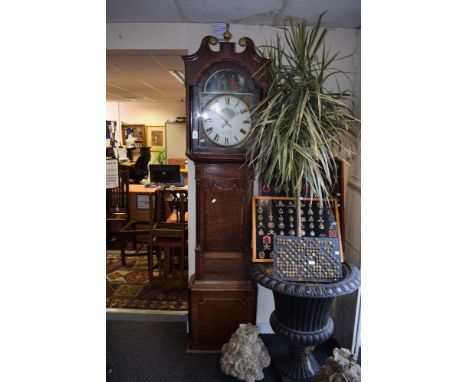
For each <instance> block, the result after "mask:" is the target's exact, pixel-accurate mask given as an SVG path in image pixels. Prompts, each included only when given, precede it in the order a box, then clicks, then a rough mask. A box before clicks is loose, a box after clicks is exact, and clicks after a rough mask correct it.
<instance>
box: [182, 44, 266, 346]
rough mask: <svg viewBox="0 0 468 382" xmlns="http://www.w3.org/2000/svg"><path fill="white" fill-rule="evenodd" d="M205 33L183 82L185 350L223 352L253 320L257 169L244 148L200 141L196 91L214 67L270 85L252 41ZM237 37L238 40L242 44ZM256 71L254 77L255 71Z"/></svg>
mask: <svg viewBox="0 0 468 382" xmlns="http://www.w3.org/2000/svg"><path fill="white" fill-rule="evenodd" d="M213 39H214V38H213V37H212V36H207V37H205V38H204V39H203V40H202V42H201V45H200V48H199V50H198V51H197V52H196V53H194V54H192V55H189V56H184V57H183V59H184V62H185V82H186V87H187V117H188V118H187V156H188V157H189V158H190V159H191V160H193V162H194V165H195V182H196V212H195V214H196V245H195V259H196V260H195V274H194V275H192V277H191V278H190V282H189V288H190V303H189V332H190V339H189V351H204V350H220V349H221V346H222V345H223V344H224V343H226V342H227V341H228V340H229V338H230V336H231V334H232V333H233V332H234V331H235V330H236V329H237V328H238V326H239V324H241V323H245V322H251V323H255V312H256V283H255V282H254V281H252V280H251V278H250V275H249V272H248V262H249V261H250V253H251V198H252V195H253V181H254V174H253V171H252V169H250V168H248V167H247V166H245V164H244V163H245V148H243V147H235V148H230V147H221V146H220V147H219V148H216V147H211V148H203V147H200V146H199V145H198V142H197V136H198V135H197V133H195V134H194V130H196V129H197V128H198V125H197V124H198V123H199V118H200V107H199V98H198V97H199V92H200V91H201V90H200V89H202V87H203V81H206V78H207V75H208V74H209V73H213V71H214V70H220V69H221V70H222V69H225V68H227V69H235V70H239V71H242V73H245V74H247V75H248V76H249V77H248V78H249V81H252V84H253V85H254V88H255V92H256V94H255V96H256V97H257V100H260V99H261V98H262V97H263V95H264V92H265V89H266V87H267V65H266V63H267V60H266V59H264V58H262V57H260V56H259V55H257V53H256V51H255V46H254V44H253V42H252V40H250V39H248V38H243V39H241V40H242V43H243V44H244V45H245V49H244V50H243V51H242V52H239V53H236V51H235V43H231V42H219V51H215V50H212V49H211V48H210V43H213V42H214V41H213ZM241 40H240V42H241ZM255 73H256V75H255V76H254V74H255Z"/></svg>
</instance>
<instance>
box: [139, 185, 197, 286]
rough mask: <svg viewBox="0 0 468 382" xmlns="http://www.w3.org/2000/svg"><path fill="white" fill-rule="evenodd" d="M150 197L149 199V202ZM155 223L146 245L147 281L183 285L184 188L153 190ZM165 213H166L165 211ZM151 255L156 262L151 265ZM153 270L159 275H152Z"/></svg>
mask: <svg viewBox="0 0 468 382" xmlns="http://www.w3.org/2000/svg"><path fill="white" fill-rule="evenodd" d="M153 200H154V199H151V200H150V209H151V208H152V206H151V203H152V202H153ZM155 202H156V213H155V215H154V216H155V222H154V224H153V226H152V229H151V231H150V240H149V245H148V251H147V254H148V272H149V280H150V284H151V285H153V286H157V285H178V286H182V287H185V286H186V285H187V278H186V276H185V270H186V268H187V267H186V260H187V252H188V251H187V237H188V235H187V223H186V221H185V217H186V212H187V191H176V190H159V191H156V200H155ZM168 212H169V213H168ZM154 256H156V257H157V263H156V264H154ZM155 269H157V270H158V273H159V275H158V276H157V277H155V276H154V270H155Z"/></svg>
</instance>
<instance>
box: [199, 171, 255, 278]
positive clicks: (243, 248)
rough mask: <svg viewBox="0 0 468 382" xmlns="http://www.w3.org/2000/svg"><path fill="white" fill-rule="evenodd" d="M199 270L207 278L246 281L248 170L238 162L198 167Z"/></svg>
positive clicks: (249, 194) (249, 190)
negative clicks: (237, 163) (235, 163)
mask: <svg viewBox="0 0 468 382" xmlns="http://www.w3.org/2000/svg"><path fill="white" fill-rule="evenodd" d="M197 170H199V171H197V173H199V174H198V176H197V178H198V179H197V185H198V187H197V198H199V202H200V207H201V208H200V211H202V212H201V213H200V214H199V215H198V222H197V224H200V227H202V229H201V230H199V232H198V234H199V237H198V243H199V248H200V249H201V259H200V260H201V263H200V270H201V274H202V275H203V279H206V280H220V279H222V280H239V279H240V280H248V279H249V275H248V271H247V259H248V252H249V248H250V242H249V239H250V236H249V232H250V226H249V224H245V222H249V221H250V214H251V206H250V198H251V195H252V177H251V175H252V173H251V170H249V169H246V168H242V167H240V166H239V165H219V164H216V165H215V164H207V165H202V166H197Z"/></svg>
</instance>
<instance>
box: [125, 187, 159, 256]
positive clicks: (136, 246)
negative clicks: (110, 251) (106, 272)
mask: <svg viewBox="0 0 468 382" xmlns="http://www.w3.org/2000/svg"><path fill="white" fill-rule="evenodd" d="M148 196H149V199H150V206H151V205H152V204H154V199H155V197H156V191H155V192H152V193H150V194H149V195H148ZM154 214H155V211H154V209H153V208H152V207H150V210H149V217H148V219H141V220H140V219H137V220H130V221H129V222H128V223H127V224H126V225H125V226H124V227H123V228H122V230H121V231H120V233H119V240H120V260H121V262H122V265H125V264H126V261H125V258H126V257H135V256H147V246H148V243H149V232H150V227H152V226H153V224H154V221H155V216H154ZM130 241H131V243H132V249H133V251H132V252H129V251H128V249H127V247H128V245H129V242H130Z"/></svg>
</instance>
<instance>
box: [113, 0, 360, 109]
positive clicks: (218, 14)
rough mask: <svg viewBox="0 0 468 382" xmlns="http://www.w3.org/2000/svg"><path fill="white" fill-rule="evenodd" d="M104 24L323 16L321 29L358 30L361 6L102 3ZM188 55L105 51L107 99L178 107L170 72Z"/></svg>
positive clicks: (294, 1)
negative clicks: (105, 16) (162, 103)
mask: <svg viewBox="0 0 468 382" xmlns="http://www.w3.org/2000/svg"><path fill="white" fill-rule="evenodd" d="M106 3H107V22H108V23H124V22H128V23H144V22H145V23H150V22H154V23H157V22H166V23H214V22H225V23H232V24H249V25H281V24H282V23H283V20H284V18H285V17H287V16H296V17H301V18H305V19H306V20H307V21H308V22H309V23H313V22H315V21H316V19H317V17H318V15H319V14H320V13H322V12H324V11H328V12H327V14H326V16H325V18H324V22H323V24H324V26H328V27H341V28H359V27H360V24H361V2H360V0H133V1H129V0H106ZM186 53H187V52H168V53H164V52H152V51H138V50H131V51H122V50H120V51H107V81H106V82H107V83H106V85H107V92H106V93H107V99H108V100H120V101H129V100H130V101H139V102H180V101H181V100H182V101H183V100H184V98H185V88H184V85H183V84H181V83H180V82H178V81H177V80H176V79H175V78H174V77H173V76H172V75H171V74H170V73H169V70H174V69H177V70H183V69H184V68H183V61H182V59H181V58H180V55H181V54H186Z"/></svg>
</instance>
